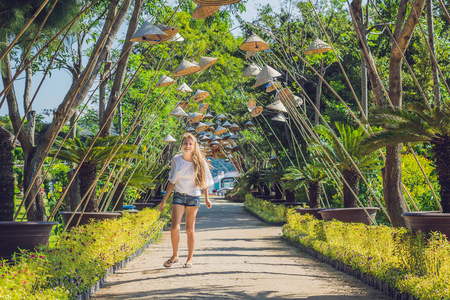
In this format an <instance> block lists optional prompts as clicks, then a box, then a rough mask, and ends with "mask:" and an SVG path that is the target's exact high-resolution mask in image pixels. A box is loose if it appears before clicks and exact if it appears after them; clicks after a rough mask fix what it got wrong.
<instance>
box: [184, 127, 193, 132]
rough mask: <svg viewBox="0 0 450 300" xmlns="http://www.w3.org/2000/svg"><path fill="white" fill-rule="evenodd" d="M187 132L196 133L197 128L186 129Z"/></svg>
mask: <svg viewBox="0 0 450 300" xmlns="http://www.w3.org/2000/svg"><path fill="white" fill-rule="evenodd" d="M186 132H195V128H194V127H192V126H189V127H188V129H186Z"/></svg>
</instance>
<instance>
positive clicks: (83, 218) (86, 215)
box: [60, 211, 121, 228]
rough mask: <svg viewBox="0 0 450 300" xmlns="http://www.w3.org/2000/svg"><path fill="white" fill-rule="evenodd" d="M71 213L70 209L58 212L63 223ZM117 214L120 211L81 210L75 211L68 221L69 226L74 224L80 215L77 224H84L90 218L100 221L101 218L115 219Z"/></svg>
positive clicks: (66, 221) (118, 214)
mask: <svg viewBox="0 0 450 300" xmlns="http://www.w3.org/2000/svg"><path fill="white" fill-rule="evenodd" d="M72 214H73V212H72V211H62V212H60V215H61V217H62V219H63V221H64V224H67V223H68V222H69V220H70V217H71V216H72ZM119 216H121V214H120V213H114V212H85V213H83V214H81V212H76V213H75V216H73V218H72V220H71V221H70V224H69V228H70V227H73V226H76V225H77V223H78V220H79V219H80V217H81V220H80V223H79V224H78V225H85V224H87V223H89V221H90V220H95V221H102V220H106V219H116V218H117V217H119Z"/></svg>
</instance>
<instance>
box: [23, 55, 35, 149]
mask: <svg viewBox="0 0 450 300" xmlns="http://www.w3.org/2000/svg"><path fill="white" fill-rule="evenodd" d="M28 62H29V61H28V60H25V63H28ZM25 71H26V72H25V89H24V93H23V108H24V112H27V111H28V113H27V121H28V124H27V134H28V137H29V139H30V143H31V145H33V146H34V133H35V128H36V112H35V111H33V110H31V85H32V78H33V69H32V67H31V65H29V66H28V67H27V68H26V70H25Z"/></svg>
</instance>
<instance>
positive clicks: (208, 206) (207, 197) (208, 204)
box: [203, 188, 212, 208]
mask: <svg viewBox="0 0 450 300" xmlns="http://www.w3.org/2000/svg"><path fill="white" fill-rule="evenodd" d="M203 194H205V202H206V207H207V208H211V207H212V203H211V201H209V195H208V188H206V189H203Z"/></svg>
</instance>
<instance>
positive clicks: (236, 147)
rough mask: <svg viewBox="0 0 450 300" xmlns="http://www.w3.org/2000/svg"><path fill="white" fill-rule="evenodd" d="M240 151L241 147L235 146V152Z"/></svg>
mask: <svg viewBox="0 0 450 300" xmlns="http://www.w3.org/2000/svg"><path fill="white" fill-rule="evenodd" d="M240 150H241V146H239V145H235V146H234V147H233V152H236V151H240Z"/></svg>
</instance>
